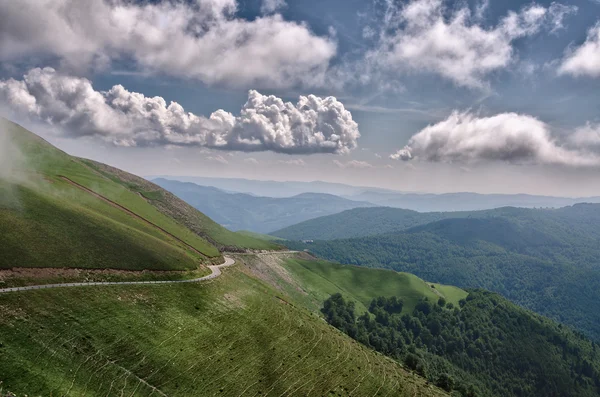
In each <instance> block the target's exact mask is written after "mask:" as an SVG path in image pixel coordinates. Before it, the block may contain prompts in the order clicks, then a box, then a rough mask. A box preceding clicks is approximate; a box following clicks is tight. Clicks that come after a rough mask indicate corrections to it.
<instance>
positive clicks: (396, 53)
mask: <svg viewBox="0 0 600 397" xmlns="http://www.w3.org/2000/svg"><path fill="white" fill-rule="evenodd" d="M388 4H389V6H388V8H387V11H386V13H385V17H384V20H383V23H382V24H381V26H382V28H381V29H380V33H379V38H378V45H377V47H376V49H375V50H372V51H369V52H368V53H367V60H368V62H369V63H370V65H371V68H375V69H382V70H387V71H388V72H422V71H427V72H430V73H435V74H437V75H440V76H442V77H443V78H445V79H447V80H450V81H452V82H454V83H455V84H456V85H458V86H463V87H469V88H482V87H485V86H486V85H487V83H486V77H487V76H488V75H489V74H491V73H492V72H494V71H497V70H501V69H503V68H506V67H508V66H509V65H510V64H511V63H512V62H513V60H514V50H513V41H515V40H516V39H519V38H522V37H526V36H531V35H534V34H536V33H538V32H540V31H541V30H542V29H546V30H548V31H551V32H556V31H558V30H560V29H562V28H563V20H564V18H565V17H566V16H567V15H570V14H573V13H575V12H576V11H577V7H575V6H565V5H562V4H559V3H552V5H551V6H550V7H548V8H546V7H543V6H541V5H538V4H535V3H532V4H531V5H529V6H526V7H524V8H522V9H521V10H520V11H519V12H514V11H510V12H509V13H508V14H507V15H506V16H505V17H503V18H502V19H501V20H500V21H499V23H498V24H497V25H496V26H494V27H491V28H487V27H484V26H483V25H482V24H481V18H482V15H480V14H481V12H479V11H478V12H476V13H475V15H474V16H473V15H472V13H471V11H470V9H469V8H468V6H463V7H462V8H458V9H456V10H454V11H449V10H448V9H447V8H446V7H445V2H444V1H443V0H413V1H410V2H408V3H406V4H404V5H403V6H397V5H396V3H393V2H388ZM484 4H485V3H484Z"/></svg>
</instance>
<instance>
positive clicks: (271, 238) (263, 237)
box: [237, 230, 283, 241]
mask: <svg viewBox="0 0 600 397" xmlns="http://www.w3.org/2000/svg"><path fill="white" fill-rule="evenodd" d="M237 233H238V234H241V235H243V236H248V237H253V238H257V239H259V240H266V241H281V240H283V239H282V238H280V237H276V236H271V235H269V234H262V233H256V232H251V231H249V230H240V231H239V232H237Z"/></svg>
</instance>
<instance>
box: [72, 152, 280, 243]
mask: <svg viewBox="0 0 600 397" xmlns="http://www.w3.org/2000/svg"><path fill="white" fill-rule="evenodd" d="M81 161H82V162H84V163H85V164H86V165H88V166H89V167H91V168H93V169H95V170H96V171H98V172H100V173H101V174H103V175H104V176H106V177H107V178H108V179H111V180H112V181H114V182H116V183H118V184H120V185H122V186H125V187H126V188H127V189H129V190H131V191H134V192H136V193H138V194H139V195H141V196H142V197H144V199H145V200H146V201H147V202H148V203H149V204H150V205H152V206H153V207H154V208H155V209H157V210H158V211H159V212H161V213H162V214H164V215H167V216H168V217H170V218H173V219H175V220H177V221H178V222H179V223H181V224H183V225H185V226H186V227H187V228H189V229H190V230H192V231H194V232H195V233H196V234H198V235H199V236H202V237H203V238H205V239H206V240H208V241H210V242H211V243H212V244H214V245H216V246H218V247H221V248H225V249H233V248H234V247H238V248H249V249H260V250H265V249H267V250H272V249H279V248H281V247H279V246H278V245H276V244H273V243H271V242H269V241H267V240H266V239H263V238H257V236H253V235H248V234H243V233H236V232H232V231H230V230H228V229H226V228H224V227H223V226H221V225H219V224H218V223H216V222H215V221H213V220H212V219H210V218H209V217H208V216H206V215H204V214H203V213H202V212H200V211H198V210H197V209H195V208H194V207H192V206H191V205H189V204H187V203H186V202H185V201H183V200H181V199H180V198H178V197H177V196H175V195H173V194H172V193H170V192H168V191H166V190H164V189H163V188H161V187H160V186H158V185H156V184H154V183H152V182H149V181H147V180H145V179H143V178H140V177H137V176H135V175H132V174H129V173H127V172H124V171H121V170H119V169H116V168H114V167H110V166H107V165H105V164H101V163H97V162H95V161H91V160H81Z"/></svg>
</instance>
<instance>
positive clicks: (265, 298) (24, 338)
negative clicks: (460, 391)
mask: <svg viewBox="0 0 600 397" xmlns="http://www.w3.org/2000/svg"><path fill="white" fill-rule="evenodd" d="M243 270H244V268H243V267H242V266H239V265H238V266H235V267H233V268H231V269H227V270H226V271H225V273H224V274H223V275H222V276H221V277H220V278H218V279H215V280H214V281H211V282H209V283H205V284H191V285H168V286H153V287H144V286H127V287H99V288H64V289H55V290H40V291H30V292H27V293H26V296H27V299H23V296H24V294H21V293H18V294H17V293H14V294H4V295H0V381H2V383H1V385H2V386H1V387H3V388H4V391H5V392H6V391H11V392H14V393H18V395H22V394H25V393H27V394H28V395H29V396H38V395H86V396H106V395H125V396H148V395H150V394H153V395H157V396H160V395H168V396H194V395H196V396H199V395H215V394H218V395H224V396H238V395H248V396H253V395H257V394H258V393H260V395H269V396H279V395H282V394H284V393H286V394H288V395H297V396H304V395H339V396H347V395H349V394H350V393H352V395H354V396H371V395H376V394H377V393H379V394H377V395H394V396H415V395H427V396H438V395H439V396H441V395H444V394H443V393H442V392H441V391H440V390H439V389H435V388H433V387H432V386H430V385H427V384H425V382H424V380H423V379H422V378H419V377H417V376H415V375H413V374H411V373H409V372H407V371H405V370H404V369H402V367H400V366H399V365H398V364H397V363H395V362H393V361H392V360H390V359H388V358H385V357H383V356H381V355H379V354H376V353H374V352H372V351H371V350H369V349H367V348H365V347H363V346H361V345H360V344H358V343H357V342H355V341H352V340H351V339H350V338H349V337H347V336H345V335H343V334H341V333H340V332H338V331H337V330H335V329H333V328H332V327H330V326H329V325H327V324H326V323H325V322H324V321H322V320H321V319H320V318H319V317H318V316H315V315H314V314H311V313H310V312H308V311H306V310H305V309H301V308H300V307H299V306H297V305H294V304H292V303H286V302H285V300H288V301H289V302H292V301H290V300H289V299H290V298H287V297H286V296H285V295H283V294H282V293H281V292H280V291H279V292H277V291H275V290H274V289H273V288H272V287H270V286H268V285H267V284H265V283H263V282H261V281H258V280H257V279H255V278H253V277H250V276H248V275H247V274H245V273H244V272H243ZM153 387H156V388H157V389H156V390H155V389H153ZM163 393H164V394H163Z"/></svg>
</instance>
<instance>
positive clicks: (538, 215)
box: [271, 203, 598, 240]
mask: <svg viewBox="0 0 600 397" xmlns="http://www.w3.org/2000/svg"><path fill="white" fill-rule="evenodd" d="M589 206H592V207H593V206H598V205H597V204H589V203H579V204H575V205H573V206H567V207H562V208H559V209H533V208H516V207H501V208H495V209H489V210H478V211H455V212H417V211H412V210H406V209H401V208H391V207H374V208H355V209H351V210H347V211H343V212H340V213H338V214H333V215H328V216H324V217H320V218H315V219H310V220H308V221H305V222H301V223H298V224H296V225H292V226H289V227H287V228H283V229H280V230H276V231H274V232H272V233H271V234H272V235H273V236H277V237H280V238H284V239H288V240H335V239H346V238H357V237H366V236H373V235H378V234H384V233H394V232H401V231H405V230H409V229H411V228H418V227H420V226H424V225H427V224H429V223H431V222H437V221H442V220H445V219H456V218H491V217H507V218H511V219H516V218H519V217H526V218H529V219H532V220H533V219H543V218H544V217H545V218H547V219H546V220H547V221H550V220H553V221H557V219H560V218H561V217H565V216H568V215H569V214H575V213H577V212H578V211H586V208H588V207H589ZM594 208H595V207H594ZM595 231H596V229H594V228H591V229H590V230H588V232H591V233H595Z"/></svg>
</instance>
